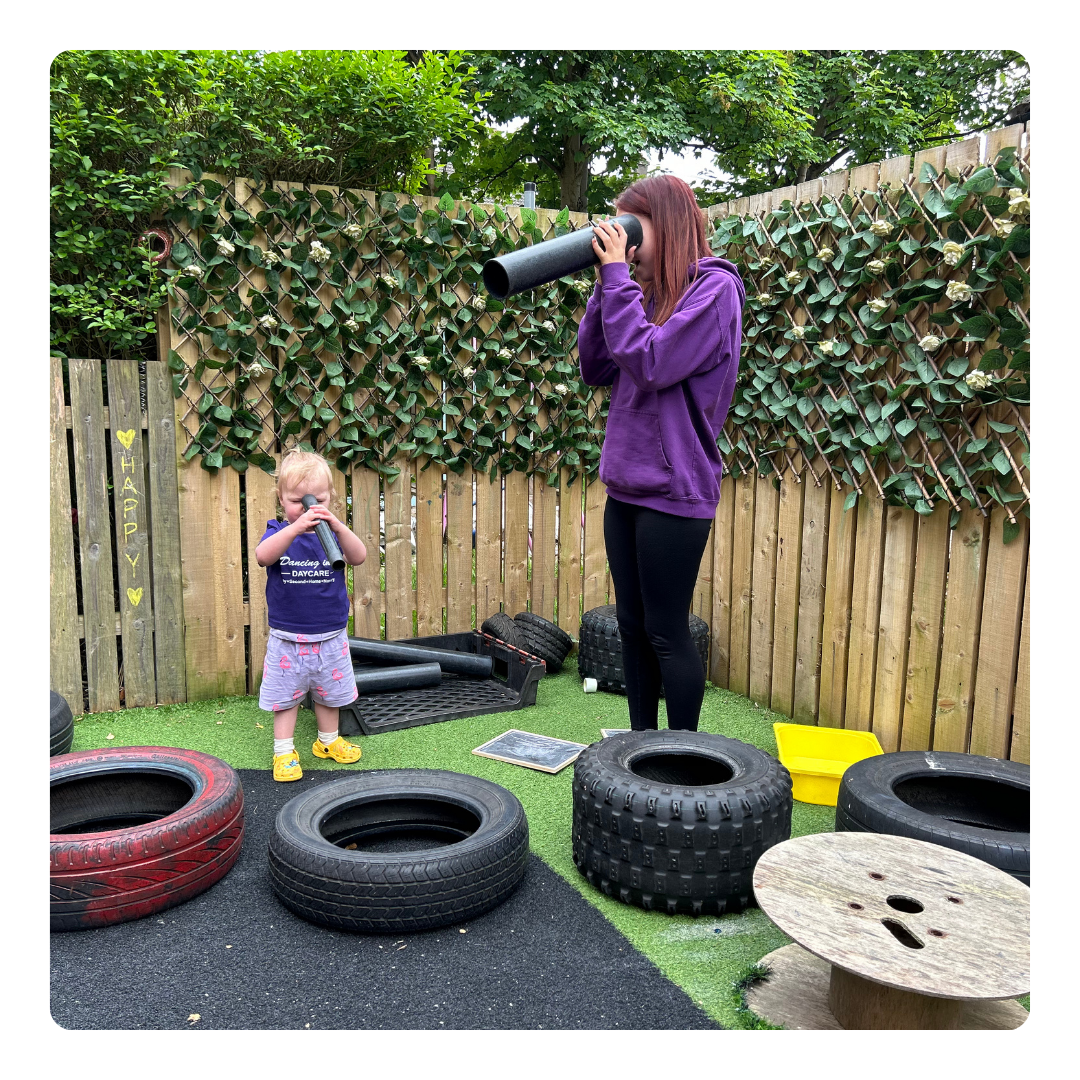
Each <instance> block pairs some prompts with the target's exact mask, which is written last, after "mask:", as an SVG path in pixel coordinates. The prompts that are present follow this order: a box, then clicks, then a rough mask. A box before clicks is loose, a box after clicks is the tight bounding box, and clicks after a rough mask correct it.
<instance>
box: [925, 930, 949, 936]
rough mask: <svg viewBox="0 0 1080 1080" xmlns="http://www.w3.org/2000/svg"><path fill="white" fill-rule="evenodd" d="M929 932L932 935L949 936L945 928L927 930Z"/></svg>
mask: <svg viewBox="0 0 1080 1080" xmlns="http://www.w3.org/2000/svg"><path fill="white" fill-rule="evenodd" d="M927 933H928V934H929V935H930V936H931V937H946V936H947V935H946V933H945V931H944V930H927Z"/></svg>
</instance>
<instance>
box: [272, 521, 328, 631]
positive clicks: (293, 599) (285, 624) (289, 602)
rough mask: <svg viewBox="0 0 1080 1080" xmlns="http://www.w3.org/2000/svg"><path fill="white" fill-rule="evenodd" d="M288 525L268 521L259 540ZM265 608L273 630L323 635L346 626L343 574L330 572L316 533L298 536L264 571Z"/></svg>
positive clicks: (282, 522) (284, 522)
mask: <svg viewBox="0 0 1080 1080" xmlns="http://www.w3.org/2000/svg"><path fill="white" fill-rule="evenodd" d="M287 525H288V522H287V521H268V522H267V523H266V532H264V533H263V534H262V540H265V539H266V538H267V537H268V536H273V535H274V533H276V532H279V531H280V530H281V529H284V528H285V527H286V526H287ZM261 542H262V541H261V540H260V543H261ZM266 607H267V616H268V621H269V623H270V625H271V626H272V627H273V628H274V629H275V630H290V631H292V632H293V633H294V634H323V633H330V632H332V631H337V630H342V629H344V628H345V627H346V626H348V625H349V592H348V589H347V588H346V586H345V571H344V570H334V569H333V567H332V566H331V565H330V561H329V560H328V559H327V558H326V553H325V552H324V551H323V548H322V544H320V543H319V538H318V536H316V535H315V533H313V532H312V533H301V534H300V535H299V536H297V537H296V538H295V539H294V540H293V542H292V543H291V544H290V545H289V546H288V548H287V549H286V551H285V554H284V555H282V556H281V558H280V559H278V561H277V562H276V563H271V564H270V565H269V566H268V567H267V568H266Z"/></svg>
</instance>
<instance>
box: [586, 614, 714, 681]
mask: <svg viewBox="0 0 1080 1080" xmlns="http://www.w3.org/2000/svg"><path fill="white" fill-rule="evenodd" d="M689 624H690V636H691V637H692V638H693V639H694V646H695V648H696V649H697V652H698V656H700V657H701V667H702V670H703V671H708V670H709V624H708V623H707V622H705V620H704V619H699V618H698V617H697V616H696V615H693V614H691V615H690V616H689ZM578 674H579V675H580V676H581V677H582V678H583V679H584V678H592V679H595V680H596V685H597V689H599V690H611V691H614V692H615V693H617V694H625V693H626V678H625V676H624V675H623V662H622V638H621V637H620V636H619V621H618V619H617V618H616V617H615V605H614V604H603V605H601V606H600V607H595V608H591V609H590V610H589V611H586V612H585V614H584V615H583V616H582V618H581V640H580V641H579V642H578ZM660 695H661V697H663V695H664V688H663V685H661V687H660Z"/></svg>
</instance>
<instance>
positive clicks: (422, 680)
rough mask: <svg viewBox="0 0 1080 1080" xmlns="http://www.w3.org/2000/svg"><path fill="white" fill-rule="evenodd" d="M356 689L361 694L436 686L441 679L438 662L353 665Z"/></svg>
mask: <svg viewBox="0 0 1080 1080" xmlns="http://www.w3.org/2000/svg"><path fill="white" fill-rule="evenodd" d="M353 674H354V675H355V676H356V689H357V691H358V692H359V693H361V694H375V693H378V692H379V691H380V690H414V689H416V688H417V687H421V686H437V685H438V684H439V683H440V682H441V681H442V670H441V669H440V668H439V665H438V664H406V665H405V666H404V667H354V668H353Z"/></svg>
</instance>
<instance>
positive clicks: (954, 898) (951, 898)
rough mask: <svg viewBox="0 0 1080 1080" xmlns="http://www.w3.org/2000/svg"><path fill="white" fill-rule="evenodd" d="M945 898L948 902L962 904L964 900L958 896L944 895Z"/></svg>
mask: <svg viewBox="0 0 1080 1080" xmlns="http://www.w3.org/2000/svg"><path fill="white" fill-rule="evenodd" d="M945 899H946V900H948V901H949V903H950V904H962V903H963V902H964V901H963V900H961V899H960V897H959V896H946V897H945Z"/></svg>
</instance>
